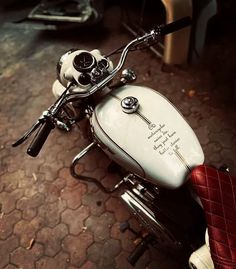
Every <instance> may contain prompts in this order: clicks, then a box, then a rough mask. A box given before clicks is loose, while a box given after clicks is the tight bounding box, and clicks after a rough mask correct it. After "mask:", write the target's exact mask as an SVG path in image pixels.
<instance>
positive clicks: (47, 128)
mask: <svg viewBox="0 0 236 269" xmlns="http://www.w3.org/2000/svg"><path fill="white" fill-rule="evenodd" d="M54 127H55V126H54V124H53V123H52V122H51V120H50V119H49V118H47V119H46V121H45V122H44V123H43V124H42V125H41V126H40V128H39V130H38V132H37V133H36V135H35V137H34V139H33V140H32V142H31V144H30V146H29V147H28V149H27V154H29V155H30V156H32V157H36V156H37V155H38V154H39V152H40V150H41V149H42V147H43V145H44V143H45V141H46V140H47V138H48V136H49V134H50V132H51V130H52V129H54Z"/></svg>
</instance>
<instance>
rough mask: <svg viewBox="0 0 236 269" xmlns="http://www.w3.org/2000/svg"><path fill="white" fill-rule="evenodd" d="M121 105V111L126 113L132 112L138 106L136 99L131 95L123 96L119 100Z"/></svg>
mask: <svg viewBox="0 0 236 269" xmlns="http://www.w3.org/2000/svg"><path fill="white" fill-rule="evenodd" d="M121 107H122V110H123V112H125V113H128V114H131V113H134V112H135V111H137V109H138V107H139V102H138V99H137V98H135V97H133V96H128V97H125V98H124V99H123V100H122V101H121Z"/></svg>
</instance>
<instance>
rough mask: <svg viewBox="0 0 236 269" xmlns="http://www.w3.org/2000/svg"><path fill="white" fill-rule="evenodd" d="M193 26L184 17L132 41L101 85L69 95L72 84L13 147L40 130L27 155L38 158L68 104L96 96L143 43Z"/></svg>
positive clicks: (189, 19) (187, 18)
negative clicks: (60, 113) (59, 115)
mask: <svg viewBox="0 0 236 269" xmlns="http://www.w3.org/2000/svg"><path fill="white" fill-rule="evenodd" d="M190 24H191V18H190V17H184V18H182V19H179V20H177V21H175V22H172V23H170V24H167V25H160V26H157V27H155V28H154V29H152V30H151V31H150V32H149V33H146V34H144V35H143V36H141V37H138V38H136V39H134V40H132V41H131V42H130V43H128V44H127V45H126V47H125V48H124V49H123V51H122V53H121V56H120V60H119V62H118V64H117V66H116V67H115V68H114V69H113V70H112V71H111V73H110V74H109V75H108V76H107V77H105V78H104V79H103V80H102V81H100V82H99V83H97V84H95V85H93V86H92V87H91V89H90V90H88V91H87V92H76V93H75V92H72V93H68V91H69V89H71V88H72V87H74V86H75V85H74V84H73V82H71V83H70V84H69V85H68V87H67V88H66V89H65V91H64V92H63V94H62V95H61V96H60V97H59V98H58V99H57V101H56V102H55V103H54V105H52V106H51V107H50V108H49V109H48V110H47V111H45V112H44V113H43V115H42V116H41V117H40V118H39V119H38V121H37V122H36V123H35V124H34V125H33V126H32V127H31V128H30V129H29V130H28V131H27V132H26V133H25V134H24V135H23V136H22V137H21V138H20V139H19V140H18V141H16V142H15V143H14V144H13V145H12V146H13V147H16V146H18V145H20V144H21V143H23V142H24V141H25V140H26V139H27V138H28V137H29V136H30V135H31V134H32V133H33V132H34V131H35V130H36V129H38V128H39V130H38V132H37V133H36V135H35V137H34V139H33V141H32V142H31V144H30V146H29V148H28V150H27V153H28V154H29V155H30V156H32V157H36V156H37V155H38V153H39V152H40V150H41V148H42V146H43V145H44V143H45V141H46V139H47V137H48V135H49V134H50V132H51V130H52V129H53V128H54V127H55V126H54V119H55V118H56V116H57V114H58V112H59V111H60V109H61V108H62V107H63V106H64V105H65V104H67V103H69V102H73V101H75V100H78V99H82V98H86V97H89V96H90V95H92V94H94V93H95V92H96V91H98V90H99V89H102V88H103V87H104V86H106V85H107V84H108V82H110V81H111V80H112V79H113V78H114V77H115V75H116V74H117V72H118V71H120V69H121V68H122V66H123V65H124V62H125V59H126V57H127V54H128V52H129V50H130V49H131V48H132V47H134V46H137V45H139V44H141V43H143V42H148V41H149V40H157V39H158V38H159V37H160V36H164V35H167V34H169V33H172V32H175V31H178V30H180V29H182V28H184V27H187V26H189V25H190Z"/></svg>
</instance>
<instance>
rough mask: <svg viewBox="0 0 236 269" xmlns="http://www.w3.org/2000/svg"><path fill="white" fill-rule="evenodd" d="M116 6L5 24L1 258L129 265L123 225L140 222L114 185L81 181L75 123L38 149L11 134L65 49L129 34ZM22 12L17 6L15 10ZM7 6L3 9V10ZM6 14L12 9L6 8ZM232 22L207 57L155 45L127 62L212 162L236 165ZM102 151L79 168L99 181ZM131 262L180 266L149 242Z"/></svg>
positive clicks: (46, 101) (49, 267) (0, 51)
mask: <svg viewBox="0 0 236 269" xmlns="http://www.w3.org/2000/svg"><path fill="white" fill-rule="evenodd" d="M118 11H119V9H117V8H114V7H113V8H110V9H109V12H106V14H105V15H106V16H105V20H104V25H105V29H101V28H99V29H96V30H91V31H79V30H74V31H70V32H69V33H65V32H61V33H55V32H44V31H35V30H32V29H20V28H15V27H3V21H1V23H2V24H1V25H2V27H1V28H0V39H1V43H0V55H1V59H0V93H1V97H0V122H1V124H0V165H1V168H0V176H1V180H0V210H1V211H0V268H4V269H13V268H22V269H32V268H37V269H41V268H44V269H54V268H57V269H59V268H60V269H62V268H63V269H64V268H68V269H75V268H83V269H85V268H86V269H88V268H89V269H95V268H98V269H105V268H110V269H111V268H122V269H124V268H132V267H131V266H130V265H129V264H128V263H127V261H126V257H127V256H128V255H129V253H130V252H131V250H132V249H133V248H134V247H135V244H134V236H133V235H132V234H131V233H130V232H128V231H126V232H125V233H124V234H121V233H120V231H119V224H120V223H121V222H123V221H125V220H130V221H131V223H133V224H134V225H136V226H137V223H136V221H135V220H134V219H133V217H132V216H130V214H129V212H128V211H127V210H126V208H125V207H124V206H123V204H121V202H120V201H119V200H118V198H117V195H116V194H115V195H107V194H103V193H102V192H101V191H99V190H98V189H97V188H96V187H95V186H93V185H91V184H90V185H86V184H84V183H80V182H77V181H75V180H74V179H73V178H72V177H71V176H70V174H69V169H68V168H69V165H70V163H71V160H72V158H73V157H74V155H76V154H77V153H78V152H79V151H80V150H81V149H82V148H83V147H84V146H85V145H87V144H88V141H87V140H86V139H84V138H83V137H82V136H81V135H80V133H79V131H78V130H73V132H71V133H68V134H65V133H62V132H60V131H58V130H54V131H53V132H52V134H51V135H50V137H49V138H48V141H47V143H46V144H45V146H44V148H43V150H42V151H41V153H40V155H39V156H38V158H35V159H32V158H30V157H29V156H27V155H26V154H25V151H26V148H27V146H26V145H22V146H20V147H18V148H12V147H11V144H12V142H13V141H15V140H16V139H17V138H18V137H19V136H20V135H21V134H22V133H23V132H24V131H25V130H26V129H27V128H28V127H30V125H31V124H32V123H33V122H34V121H35V119H36V118H37V117H38V116H39V115H40V114H41V112H42V111H43V110H44V109H45V108H47V107H48V106H50V104H51V103H52V102H53V100H54V98H53V96H52V94H51V85H52V83H53V81H54V79H55V75H56V74H55V66H56V63H57V60H58V59H59V57H60V55H62V54H63V53H64V52H65V51H67V50H68V49H70V48H81V49H87V50H91V49H94V48H98V49H100V50H101V51H102V52H103V53H104V54H105V53H108V52H109V51H111V50H113V49H114V48H117V47H119V46H120V45H122V44H124V43H127V42H128V41H129V40H130V39H131V36H129V34H128V33H126V32H125V30H124V29H122V28H121V27H120V15H119V12H118ZM16 14H18V13H17V12H16ZM7 17H8V14H6V13H4V14H3V17H2V18H5V19H6V18H7ZM9 17H10V15H9ZM234 33H235V32H233V31H230V29H229V28H227V31H219V32H218V33H217V34H214V35H210V37H209V38H208V39H207V43H206V47H205V53H204V55H203V56H202V58H201V61H200V62H199V63H198V64H196V65H192V66H188V67H185V68H174V69H173V72H170V73H164V72H162V71H161V61H160V60H158V59H156V58H155V57H154V56H153V55H152V54H151V53H150V52H146V51H139V52H134V53H132V54H131V55H130V57H129V58H128V60H127V65H126V66H127V67H131V68H133V69H134V70H135V71H136V72H137V75H138V80H137V82H136V83H137V84H144V85H146V86H149V87H152V88H154V89H156V90H158V91H159V92H160V93H162V94H163V95H165V96H166V97H168V98H169V99H170V100H171V101H172V102H173V103H174V104H175V105H176V106H177V107H178V108H179V110H180V111H181V112H182V113H183V115H184V116H185V117H186V119H187V120H188V122H189V123H190V125H191V126H192V128H193V129H194V131H195V132H196V134H197V136H198V138H199V140H200V143H201V145H202V147H203V149H204V152H205V157H206V163H207V164H212V165H215V166H220V165H222V164H225V163H226V164H228V165H229V167H230V169H231V171H232V173H233V174H236V159H235V156H236V108H235V102H236V100H235V99H234V90H235V88H233V87H235V77H234V76H235V52H234V49H235V47H236V46H235V45H236V44H235V41H236V40H235V39H236V38H235V34H234ZM108 162H109V161H108V160H107V159H106V157H105V156H104V155H103V154H102V153H101V152H99V151H97V152H94V153H93V154H91V155H90V156H89V157H87V158H86V160H83V162H82V163H81V165H80V168H81V171H84V173H87V174H88V175H95V176H96V177H97V178H100V179H101V180H102V181H106V180H107V179H109V182H111V181H112V180H113V178H114V177H115V176H114V175H111V174H108V173H107V171H106V166H107V164H108ZM135 268H149V269H152V268H153V269H154V268H160V269H169V268H171V269H177V268H180V267H179V265H178V264H177V262H176V261H174V260H172V259H170V258H169V257H167V256H165V255H164V254H161V253H159V254H155V255H151V253H150V252H146V253H145V255H144V256H143V257H142V258H141V259H140V260H139V261H138V263H137V264H136V266H135Z"/></svg>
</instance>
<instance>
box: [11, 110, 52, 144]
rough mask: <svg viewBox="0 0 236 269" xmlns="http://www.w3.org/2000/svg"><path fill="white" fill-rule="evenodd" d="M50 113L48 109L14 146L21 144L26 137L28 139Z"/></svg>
mask: <svg viewBox="0 0 236 269" xmlns="http://www.w3.org/2000/svg"><path fill="white" fill-rule="evenodd" d="M46 115H48V111H44V112H43V114H42V115H41V116H40V117H39V119H38V120H37V121H36V122H35V123H34V124H33V125H32V126H31V128H30V129H29V130H27V131H26V132H25V133H24V134H23V136H22V137H21V138H20V139H18V140H17V141H16V142H15V143H13V144H12V147H17V146H19V145H21V144H22V143H23V142H24V141H25V140H26V139H28V138H29V137H30V136H31V135H32V134H33V133H34V132H35V131H36V130H37V129H38V128H39V127H40V126H41V125H42V124H43V123H44V122H45V120H46V118H45V116H46Z"/></svg>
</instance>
